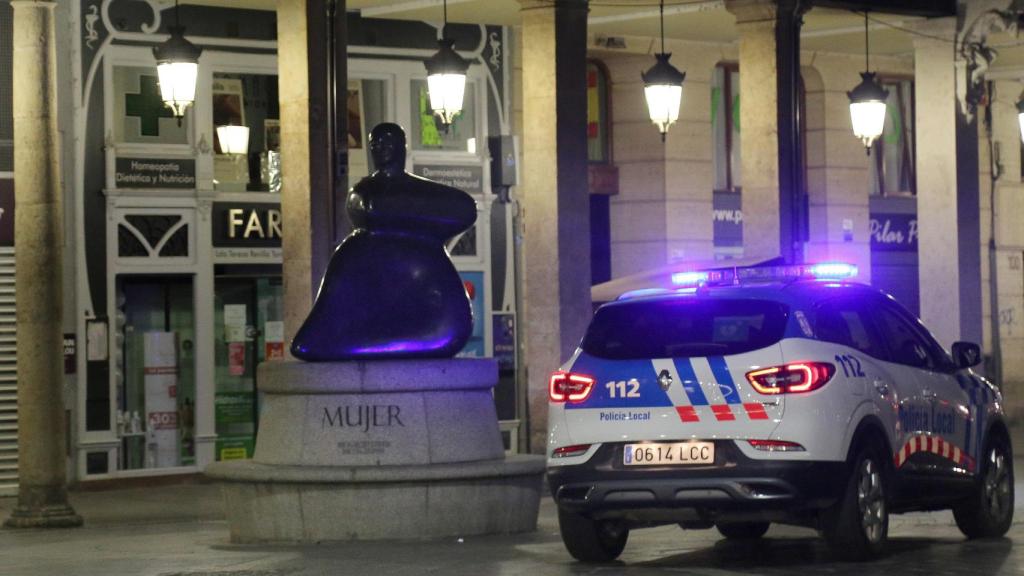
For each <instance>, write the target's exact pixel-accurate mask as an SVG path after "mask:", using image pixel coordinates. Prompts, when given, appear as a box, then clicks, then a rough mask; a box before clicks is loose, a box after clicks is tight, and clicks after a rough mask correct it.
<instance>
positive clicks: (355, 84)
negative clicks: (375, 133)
mask: <svg viewBox="0 0 1024 576" xmlns="http://www.w3.org/2000/svg"><path fill="white" fill-rule="evenodd" d="M360 84H361V82H360V81H359V80H349V82H348V148H349V150H362V148H363V138H364V136H363V134H364V133H365V131H364V129H363V117H364V116H365V113H364V110H363V98H362V89H361V86H360Z"/></svg>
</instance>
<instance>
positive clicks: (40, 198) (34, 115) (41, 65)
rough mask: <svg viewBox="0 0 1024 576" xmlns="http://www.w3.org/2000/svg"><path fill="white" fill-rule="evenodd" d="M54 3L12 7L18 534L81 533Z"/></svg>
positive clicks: (23, 0) (11, 522) (12, 523)
mask: <svg viewBox="0 0 1024 576" xmlns="http://www.w3.org/2000/svg"><path fill="white" fill-rule="evenodd" d="M56 4H57V3H56V2H49V1H42V0H15V1H14V2H11V5H12V6H13V8H14V138H15V141H17V143H18V144H17V146H15V147H14V173H15V174H16V179H17V180H16V190H17V192H16V194H17V196H16V199H17V203H18V209H17V210H16V211H15V220H14V232H15V244H16V246H17V249H16V251H15V267H16V272H15V287H14V290H15V299H16V301H17V331H18V340H19V341H20V342H22V344H23V345H22V346H19V347H18V475H19V486H18V505H17V507H16V508H15V509H14V512H13V513H12V514H11V517H10V518H8V519H7V521H6V522H5V525H6V526H8V527H12V528H36V527H66V526H80V525H81V524H82V518H81V517H80V516H78V515H77V514H75V511H74V510H73V509H72V508H71V506H70V505H69V504H68V494H67V469H66V468H67V460H66V459H67V448H66V446H65V440H64V438H65V420H64V397H63V391H62V386H63V382H64V359H63V354H62V342H63V334H62V327H61V316H62V301H63V292H62V288H63V286H62V284H61V281H62V278H61V276H62V274H61V268H62V263H63V260H62V255H61V252H62V244H63V242H64V239H63V234H62V229H63V218H62V214H61V183H60V142H59V132H58V126H57V91H56V81H57V78H56V52H55V50H54V44H55V41H56V38H55V30H54V8H55V7H56Z"/></svg>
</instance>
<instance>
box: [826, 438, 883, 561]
mask: <svg viewBox="0 0 1024 576" xmlns="http://www.w3.org/2000/svg"><path fill="white" fill-rule="evenodd" d="M878 454H879V452H878V451H877V450H872V449H871V448H869V447H866V448H862V449H861V450H860V451H858V453H857V457H856V458H854V460H853V466H852V467H851V468H850V477H849V478H848V479H847V483H846V488H845V489H844V491H843V496H842V498H841V499H840V500H839V501H838V502H836V503H835V504H834V505H833V506H832V507H831V508H830V509H829V510H827V511H826V512H825V514H824V517H823V518H822V520H823V522H822V524H823V525H822V532H823V533H824V536H825V540H826V541H827V542H828V544H829V546H830V547H831V548H832V551H833V552H834V553H835V554H836V555H837V556H838V557H840V558H842V559H844V560H851V561H863V560H869V559H871V558H875V557H877V556H879V555H880V554H881V553H882V552H883V551H884V550H885V545H886V541H887V539H888V536H889V502H888V490H887V488H888V483H887V482H886V480H887V478H886V475H887V471H886V468H885V460H883V459H882V457H880V456H879V455H878Z"/></svg>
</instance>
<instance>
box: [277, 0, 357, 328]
mask: <svg viewBox="0 0 1024 576" xmlns="http://www.w3.org/2000/svg"><path fill="white" fill-rule="evenodd" d="M277 30H278V35H277V54H278V100H279V101H280V108H281V178H282V183H281V219H282V226H281V230H282V242H281V252H282V272H283V274H282V275H283V283H284V326H285V341H286V342H290V341H291V340H292V337H293V336H294V335H295V332H296V331H297V330H298V329H299V326H301V325H302V322H303V321H304V320H305V319H306V315H307V314H308V313H309V310H310V308H312V305H313V298H314V297H315V296H316V293H317V291H318V290H319V287H320V279H321V278H322V277H323V273H324V271H325V270H326V268H327V263H328V261H329V260H330V256H331V253H332V252H333V251H334V248H335V246H337V244H338V242H340V241H341V240H342V239H343V238H344V235H345V234H346V233H347V220H346V218H345V215H344V208H345V197H346V193H347V188H348V175H347V170H348V150H347V147H348V139H347V136H346V126H345V122H346V119H347V118H346V115H345V104H344V103H345V101H346V98H347V96H346V94H347V92H346V91H345V89H344V86H346V85H347V79H346V78H347V70H348V67H347V66H348V64H347V61H346V57H345V54H346V31H345V1H344V0H337V1H336V2H333V3H331V2H328V1H327V0H279V1H278V2H277ZM332 36H333V39H332ZM334 86H340V87H342V88H341V90H340V92H339V91H336V90H335V89H334ZM336 94H340V96H332V95H336ZM336 99H340V102H341V104H340V106H339V105H338V104H336ZM339 110H340V113H339V112H338V111H339Z"/></svg>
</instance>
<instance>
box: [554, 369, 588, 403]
mask: <svg viewBox="0 0 1024 576" xmlns="http://www.w3.org/2000/svg"><path fill="white" fill-rule="evenodd" d="M593 389H594V379H593V378H591V377H590V376H583V375H582V374H573V373H572V372H563V371H561V370H559V371H558V372H555V373H554V374H552V375H551V385H550V386H549V387H548V392H549V395H550V397H551V401H552V402H583V401H584V400H586V399H587V397H588V396H590V391H591V390H593Z"/></svg>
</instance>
